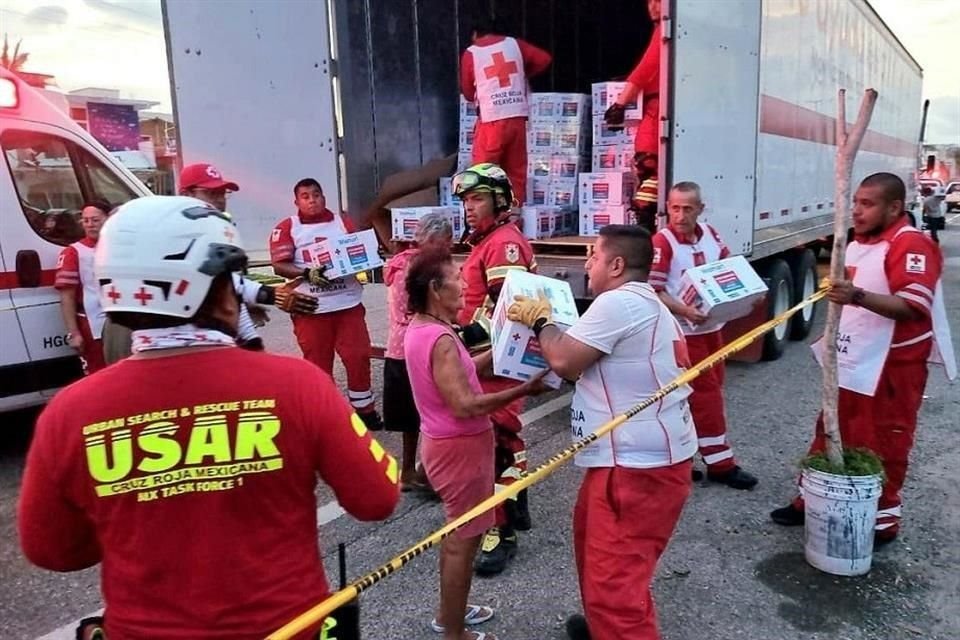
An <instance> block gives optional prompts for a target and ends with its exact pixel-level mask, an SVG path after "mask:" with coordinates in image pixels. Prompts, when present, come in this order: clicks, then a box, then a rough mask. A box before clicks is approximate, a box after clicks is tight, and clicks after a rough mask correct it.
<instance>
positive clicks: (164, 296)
mask: <svg viewBox="0 0 960 640" xmlns="http://www.w3.org/2000/svg"><path fill="white" fill-rule="evenodd" d="M246 263H247V255H246V253H245V252H244V250H243V245H242V244H241V242H240V236H239V234H238V233H237V229H236V227H235V226H234V225H233V222H232V221H231V218H230V215H229V214H227V213H223V212H222V211H219V210H218V209H215V208H213V207H211V206H210V205H208V204H206V203H205V202H203V201H201V200H197V199H196V198H188V197H185V196H149V197H146V198H138V199H136V200H131V201H130V202H127V203H126V204H124V205H123V206H121V207H120V208H119V209H117V211H116V212H115V213H114V214H113V215H112V216H110V217H109V218H108V219H107V222H106V223H105V224H104V225H103V229H101V231H100V240H99V242H98V243H97V251H96V254H95V257H94V273H95V275H96V277H97V280H98V282H99V283H100V304H101V305H102V306H103V309H104V311H106V312H107V313H110V312H114V311H127V312H133V313H149V314H155V315H160V316H174V317H178V318H190V317H193V315H194V314H196V312H197V310H198V309H199V308H200V305H201V304H202V303H203V300H204V298H206V296H207V292H208V291H209V290H210V285H211V283H212V282H213V279H214V278H215V277H217V276H218V275H220V274H222V273H229V272H233V271H241V270H242V269H243V268H244V267H245V266H246Z"/></svg>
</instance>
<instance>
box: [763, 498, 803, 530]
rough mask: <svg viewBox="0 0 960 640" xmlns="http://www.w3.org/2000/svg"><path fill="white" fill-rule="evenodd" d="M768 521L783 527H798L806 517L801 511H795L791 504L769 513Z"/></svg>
mask: <svg viewBox="0 0 960 640" xmlns="http://www.w3.org/2000/svg"><path fill="white" fill-rule="evenodd" d="M770 519H771V520H773V521H774V522H776V523H777V524H781V525H783V526H785V527H799V526H800V525H802V524H803V521H804V520H805V519H806V516H805V515H804V513H803V509H797V508H796V507H795V506H793V503H792V502H791V503H790V504H788V505H787V506H785V507H781V508H780V509H774V510H773V511H771V512H770Z"/></svg>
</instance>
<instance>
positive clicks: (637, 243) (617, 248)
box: [600, 224, 653, 274]
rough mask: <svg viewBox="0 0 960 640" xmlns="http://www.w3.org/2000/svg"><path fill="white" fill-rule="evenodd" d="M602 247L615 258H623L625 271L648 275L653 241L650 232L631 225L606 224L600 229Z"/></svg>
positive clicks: (651, 259)
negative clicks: (640, 272) (631, 270)
mask: <svg viewBox="0 0 960 640" xmlns="http://www.w3.org/2000/svg"><path fill="white" fill-rule="evenodd" d="M600 237H601V238H603V240H604V243H603V245H604V247H605V248H606V249H607V251H609V253H610V255H611V256H613V257H615V258H623V261H624V263H625V264H626V268H627V269H633V270H635V271H642V272H643V273H644V274H648V273H650V265H651V264H652V263H653V241H652V240H651V239H650V232H649V231H647V230H646V229H644V228H643V227H638V226H636V225H632V224H608V225H607V226H605V227H602V228H601V229H600Z"/></svg>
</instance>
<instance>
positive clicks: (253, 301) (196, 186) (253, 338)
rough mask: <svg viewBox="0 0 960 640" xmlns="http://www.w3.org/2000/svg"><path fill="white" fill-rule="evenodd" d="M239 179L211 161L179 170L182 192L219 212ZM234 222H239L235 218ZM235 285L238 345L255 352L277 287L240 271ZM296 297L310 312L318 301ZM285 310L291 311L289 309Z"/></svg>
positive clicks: (297, 303)
mask: <svg viewBox="0 0 960 640" xmlns="http://www.w3.org/2000/svg"><path fill="white" fill-rule="evenodd" d="M239 190H240V187H239V186H237V183H236V182H231V181H229V180H225V179H224V177H223V175H222V174H221V173H220V171H219V170H218V169H217V168H216V167H215V166H213V165H212V164H207V163H197V164H190V165H187V166H186V167H184V168H183V171H181V172H180V195H182V196H190V197H191V198H196V199H198V200H202V201H203V202H206V203H207V204H209V205H210V206H212V207H215V208H216V209H218V210H219V211H223V212H226V210H227V196H228V195H229V194H230V193H232V192H234V191H239ZM234 224H236V222H235V221H234ZM233 284H234V286H235V287H236V289H237V293H238V294H240V296H241V297H242V298H243V301H244V303H245V304H242V305H240V322H239V326H238V329H237V345H238V346H240V347H243V348H245V349H250V350H253V351H262V350H263V339H262V338H261V337H260V335H259V334H258V333H257V327H258V326H263V324H264V323H266V322H267V321H268V320H269V316H267V312H266V311H265V310H264V309H263V307H262V306H260V305H266V304H277V295H276V289H274V288H273V287H268V286H265V285H261V284H260V283H259V282H255V281H253V280H250V279H248V278H244V277H242V276H241V275H240V274H239V273H235V274H234V278H233ZM291 295H292V296H294V297H295V298H296V300H295V301H293V304H294V306H296V305H306V306H305V307H303V308H304V309H307V310H306V312H307V313H310V312H311V311H312V310H313V309H314V308H316V304H315V303H314V301H313V300H312V299H311V298H308V297H307V296H302V295H299V294H297V293H295V292H291ZM286 310H288V311H289V310H290V309H289V308H286Z"/></svg>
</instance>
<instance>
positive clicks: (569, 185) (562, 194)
mask: <svg viewBox="0 0 960 640" xmlns="http://www.w3.org/2000/svg"><path fill="white" fill-rule="evenodd" d="M546 203H547V204H548V205H549V206H551V207H576V206H577V179H576V178H551V179H550V188H549V190H548V191H547V200H546Z"/></svg>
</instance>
